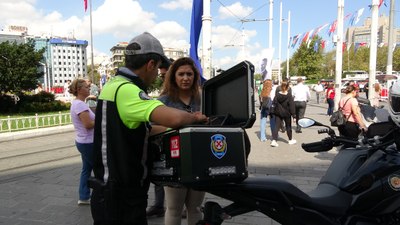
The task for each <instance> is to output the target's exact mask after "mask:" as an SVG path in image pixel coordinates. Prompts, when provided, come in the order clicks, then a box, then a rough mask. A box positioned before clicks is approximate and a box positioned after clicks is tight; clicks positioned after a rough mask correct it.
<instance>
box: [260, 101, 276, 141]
mask: <svg viewBox="0 0 400 225" xmlns="http://www.w3.org/2000/svg"><path fill="white" fill-rule="evenodd" d="M267 117H268V110H266V109H261V120H260V140H261V141H265V140H267V137H266V132H265V129H266V127H267ZM269 124H270V127H271V133H272V131H273V128H274V127H275V119H273V117H272V116H270V118H269Z"/></svg>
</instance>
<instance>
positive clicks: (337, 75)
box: [335, 0, 344, 110]
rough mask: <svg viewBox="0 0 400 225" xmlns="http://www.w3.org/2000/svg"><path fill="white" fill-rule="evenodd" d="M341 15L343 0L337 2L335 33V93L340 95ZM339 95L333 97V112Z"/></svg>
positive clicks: (337, 104)
mask: <svg viewBox="0 0 400 225" xmlns="http://www.w3.org/2000/svg"><path fill="white" fill-rule="evenodd" d="M343 14H344V0H338V16H337V32H336V39H337V42H336V71H335V93H341V90H340V86H341V84H342V62H343V60H342V56H343V19H344V17H343ZM340 97H341V96H340V94H336V95H335V110H337V109H338V107H339V101H340Z"/></svg>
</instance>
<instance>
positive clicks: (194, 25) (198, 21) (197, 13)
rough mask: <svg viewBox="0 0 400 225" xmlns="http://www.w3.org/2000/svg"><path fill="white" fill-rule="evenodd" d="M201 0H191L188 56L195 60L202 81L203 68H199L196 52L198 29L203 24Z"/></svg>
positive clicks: (199, 29) (198, 36) (198, 37)
mask: <svg viewBox="0 0 400 225" xmlns="http://www.w3.org/2000/svg"><path fill="white" fill-rule="evenodd" d="M202 16H203V0H193V7H192V19H191V25H190V50H189V55H190V58H192V59H193V61H194V62H195V64H196V66H197V69H198V70H199V72H200V76H201V80H202V81H204V80H205V79H204V77H203V70H202V68H201V63H200V61H199V56H198V54H197V48H198V45H199V39H200V31H201V27H202V25H203V22H202Z"/></svg>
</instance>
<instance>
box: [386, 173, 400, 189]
mask: <svg viewBox="0 0 400 225" xmlns="http://www.w3.org/2000/svg"><path fill="white" fill-rule="evenodd" d="M388 183H389V185H390V187H391V188H392V189H393V190H395V191H400V176H399V175H397V174H393V175H391V176H389V178H388Z"/></svg>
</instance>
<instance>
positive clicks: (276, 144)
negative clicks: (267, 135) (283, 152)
mask: <svg viewBox="0 0 400 225" xmlns="http://www.w3.org/2000/svg"><path fill="white" fill-rule="evenodd" d="M271 146H272V147H278V146H279V145H278V143H277V142H276V141H275V140H272V141H271Z"/></svg>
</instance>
